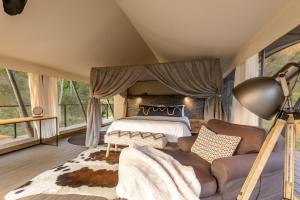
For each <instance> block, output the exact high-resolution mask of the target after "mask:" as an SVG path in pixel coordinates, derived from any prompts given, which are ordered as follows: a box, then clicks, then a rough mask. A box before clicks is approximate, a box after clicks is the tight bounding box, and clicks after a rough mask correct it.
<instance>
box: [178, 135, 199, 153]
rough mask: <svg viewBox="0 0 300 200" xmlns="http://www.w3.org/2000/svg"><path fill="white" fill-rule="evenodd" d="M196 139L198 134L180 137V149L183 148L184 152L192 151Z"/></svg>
mask: <svg viewBox="0 0 300 200" xmlns="http://www.w3.org/2000/svg"><path fill="white" fill-rule="evenodd" d="M196 139H197V136H196V135H193V136H188V137H180V138H178V147H179V149H181V150H182V151H184V152H190V151H191V148H192V146H193V144H194V142H195V140H196Z"/></svg>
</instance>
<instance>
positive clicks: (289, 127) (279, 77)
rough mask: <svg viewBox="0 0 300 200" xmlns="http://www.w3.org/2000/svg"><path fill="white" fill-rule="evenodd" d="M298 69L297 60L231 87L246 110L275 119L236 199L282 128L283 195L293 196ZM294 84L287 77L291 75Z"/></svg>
mask: <svg viewBox="0 0 300 200" xmlns="http://www.w3.org/2000/svg"><path fill="white" fill-rule="evenodd" d="M299 73H300V64H299V63H288V64H287V65H285V66H284V67H283V68H282V69H281V70H280V71H279V72H277V73H276V74H275V75H274V76H273V77H257V78H253V79H249V80H247V81H245V82H243V83H241V84H240V85H238V86H237V87H235V88H234V89H233V95H234V96H235V98H236V99H237V100H238V101H239V102H240V103H241V104H242V105H243V106H245V107H246V108H247V109H248V110H249V111H251V112H253V113H254V114H256V115H258V116H259V117H261V118H263V119H271V118H272V117H273V116H274V115H275V114H276V118H275V122H274V124H273V126H272V128H271V129H270V131H269V133H268V135H267V137H266V139H265V141H264V143H263V145H262V147H261V149H260V152H259V153H258V155H257V158H256V160H255V162H254V164H253V166H252V168H251V170H250V172H249V174H248V176H247V179H246V181H245V183H244V185H243V187H242V189H241V191H240V193H239V194H238V197H237V199H238V200H248V199H249V198H250V196H251V193H252V191H253V189H254V187H255V185H256V183H257V181H258V179H259V177H260V175H261V173H262V171H263V169H264V167H265V165H266V163H267V161H268V158H269V157H270V155H271V153H272V151H273V149H274V147H275V145H276V143H277V140H278V139H279V136H280V134H281V133H282V131H283V130H284V128H285V134H284V136H285V159H284V190H283V199H286V200H294V199H297V198H296V197H295V196H294V176H295V174H294V171H295V169H294V166H295V163H294V162H295V143H296V133H298V134H300V110H295V109H294V107H293V105H292V101H291V96H292V91H293V88H294V86H295V84H296V81H297V79H298V76H299ZM295 77H296V79H295V82H294V85H293V86H291V85H290V83H289V82H290V81H291V80H292V79H293V78H295Z"/></svg>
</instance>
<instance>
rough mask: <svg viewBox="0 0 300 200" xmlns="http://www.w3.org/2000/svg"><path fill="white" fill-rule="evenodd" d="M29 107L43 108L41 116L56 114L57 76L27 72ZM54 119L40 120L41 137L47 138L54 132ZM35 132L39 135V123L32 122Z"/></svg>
mask: <svg viewBox="0 0 300 200" xmlns="http://www.w3.org/2000/svg"><path fill="white" fill-rule="evenodd" d="M28 82H29V90H30V101H31V107H32V108H34V107H36V106H40V107H42V108H43V110H44V113H43V116H58V94H57V78H54V77H49V76H45V75H39V74H32V73H28ZM55 126H56V124H55V121H54V120H46V121H43V122H42V138H49V137H52V136H55V134H56V132H55V131H56V127H55ZM34 127H35V130H36V131H35V133H36V135H37V137H39V130H40V129H39V124H38V123H34Z"/></svg>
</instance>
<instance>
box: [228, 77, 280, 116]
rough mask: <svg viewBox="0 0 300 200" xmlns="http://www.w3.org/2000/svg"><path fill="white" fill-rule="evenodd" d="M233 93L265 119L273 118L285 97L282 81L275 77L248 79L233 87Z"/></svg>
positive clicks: (243, 103)
mask: <svg viewBox="0 0 300 200" xmlns="http://www.w3.org/2000/svg"><path fill="white" fill-rule="evenodd" d="M233 95H234V97H235V98H236V99H237V100H238V101H239V102H240V103H241V104H242V105H243V106H244V107H246V108H247V109H248V110H249V111H251V112H252V113H254V114H256V115H257V116H259V117H261V118H263V119H271V118H272V117H273V116H274V115H275V114H276V113H277V112H278V111H279V109H280V108H281V105H282V104H283V102H284V99H285V97H284V94H283V91H282V88H281V85H280V83H278V82H277V81H276V80H275V78H273V77H257V78H252V79H248V80H246V81H245V82H243V83H241V84H239V85H237V86H236V87H235V88H234V89H233Z"/></svg>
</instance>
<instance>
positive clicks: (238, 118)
mask: <svg viewBox="0 0 300 200" xmlns="http://www.w3.org/2000/svg"><path fill="white" fill-rule="evenodd" d="M257 76H259V57H258V54H255V55H253V56H252V57H250V58H248V59H247V60H246V61H245V63H244V64H243V65H241V66H237V67H236V69H235V80H234V86H236V85H238V84H239V83H241V82H244V81H245V80H247V79H250V78H254V77H257ZM231 116H232V122H233V123H236V124H245V125H252V126H258V117H257V116H256V115H255V114H253V113H251V112H250V111H248V110H247V109H246V108H245V107H243V106H242V105H241V104H240V103H239V102H238V101H237V100H236V99H235V98H233V102H232V113H231Z"/></svg>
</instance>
